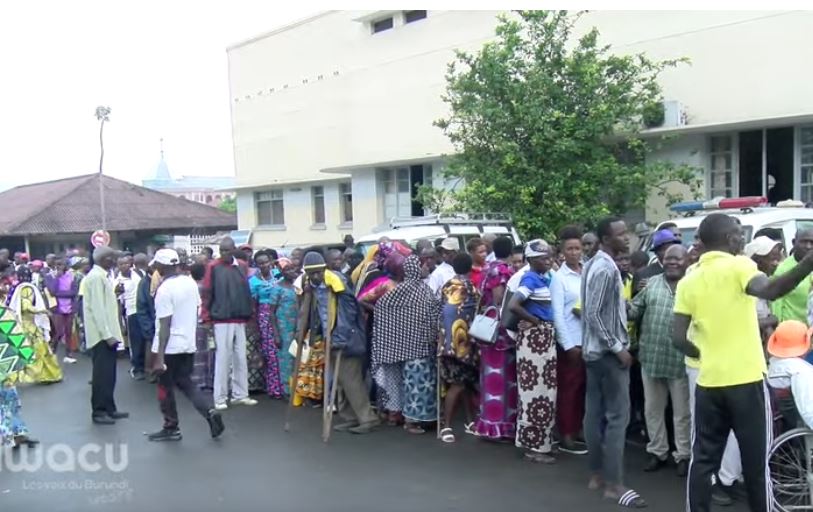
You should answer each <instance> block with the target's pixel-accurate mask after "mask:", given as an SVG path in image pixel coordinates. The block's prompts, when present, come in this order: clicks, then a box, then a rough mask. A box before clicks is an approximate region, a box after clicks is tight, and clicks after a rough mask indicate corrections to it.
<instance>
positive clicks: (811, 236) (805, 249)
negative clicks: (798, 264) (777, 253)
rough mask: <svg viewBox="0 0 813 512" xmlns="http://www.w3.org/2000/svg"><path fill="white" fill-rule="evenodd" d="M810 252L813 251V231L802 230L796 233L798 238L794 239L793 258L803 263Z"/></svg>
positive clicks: (809, 229)
mask: <svg viewBox="0 0 813 512" xmlns="http://www.w3.org/2000/svg"><path fill="white" fill-rule="evenodd" d="M810 251H813V229H811V228H802V229H800V230H798V231H796V237H795V238H794V239H793V257H794V258H796V261H802V258H804V257H805V255H806V254H807V253H809V252H810Z"/></svg>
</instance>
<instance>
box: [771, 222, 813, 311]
mask: <svg viewBox="0 0 813 512" xmlns="http://www.w3.org/2000/svg"><path fill="white" fill-rule="evenodd" d="M811 250H813V229H810V228H805V229H800V230H798V231H797V232H796V238H794V240H793V252H792V253H791V255H790V256H789V257H787V258H785V260H784V261H783V262H782V263H780V264H779V266H778V267H777V268H776V272H775V273H774V275H775V276H781V275H782V274H786V273H788V272H790V271H791V270H792V269H794V268H795V267H796V265H798V264H799V262H800V261H801V260H802V258H804V257H805V255H806V254H807V253H808V252H810V251H811ZM810 284H811V280H810V279H809V278H808V279H804V280H803V281H802V282H801V283H799V285H798V286H797V287H796V288H794V289H793V291H791V292H790V293H789V294H787V295H785V296H784V297H781V298H779V299H776V300H775V301H773V304H771V310H772V311H773V314H774V315H775V316H776V318H778V319H779V322H784V321H785V320H798V321H800V322H804V323H805V324H807V323H808V322H807V297H808V295H809V294H810Z"/></svg>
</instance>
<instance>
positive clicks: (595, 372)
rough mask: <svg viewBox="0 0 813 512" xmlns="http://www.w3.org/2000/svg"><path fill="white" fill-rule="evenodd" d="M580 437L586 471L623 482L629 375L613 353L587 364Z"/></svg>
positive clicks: (614, 482) (619, 482) (609, 481)
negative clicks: (584, 453) (582, 423)
mask: <svg viewBox="0 0 813 512" xmlns="http://www.w3.org/2000/svg"><path fill="white" fill-rule="evenodd" d="M586 366H587V395H586V397H585V414H584V437H585V440H586V441H587V451H588V456H587V462H588V465H589V467H590V472H591V473H594V474H599V475H601V476H602V477H603V478H604V480H605V482H607V483H608V484H615V485H620V484H622V483H623V479H624V444H625V440H626V432H627V425H628V424H629V419H630V392H629V388H630V373H629V368H622V367H621V363H620V361H619V360H618V358H617V357H616V356H615V354H612V353H607V354H604V355H603V356H602V357H601V359H598V360H596V361H587V362H586Z"/></svg>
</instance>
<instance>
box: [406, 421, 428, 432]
mask: <svg viewBox="0 0 813 512" xmlns="http://www.w3.org/2000/svg"><path fill="white" fill-rule="evenodd" d="M404 430H406V431H407V433H408V434H413V435H421V434H426V429H425V428H423V427H422V426H421V425H420V424H418V423H404Z"/></svg>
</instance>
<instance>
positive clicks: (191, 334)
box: [152, 275, 200, 354]
mask: <svg viewBox="0 0 813 512" xmlns="http://www.w3.org/2000/svg"><path fill="white" fill-rule="evenodd" d="M199 306H200V294H199V293H198V284H197V283H196V282H195V280H194V279H192V278H191V277H189V276H185V275H178V276H175V277H170V278H169V279H166V280H165V281H163V282H162V283H161V286H159V287H158V291H157V292H156V293H155V339H154V340H153V342H152V351H153V353H156V354H157V353H158V336H159V333H160V329H161V319H162V318H166V317H168V316H171V317H172V320H171V321H170V326H169V341H168V342H167V348H166V351H165V352H164V353H165V354H192V353H194V352H195V337H196V334H197V329H198V307H199Z"/></svg>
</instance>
